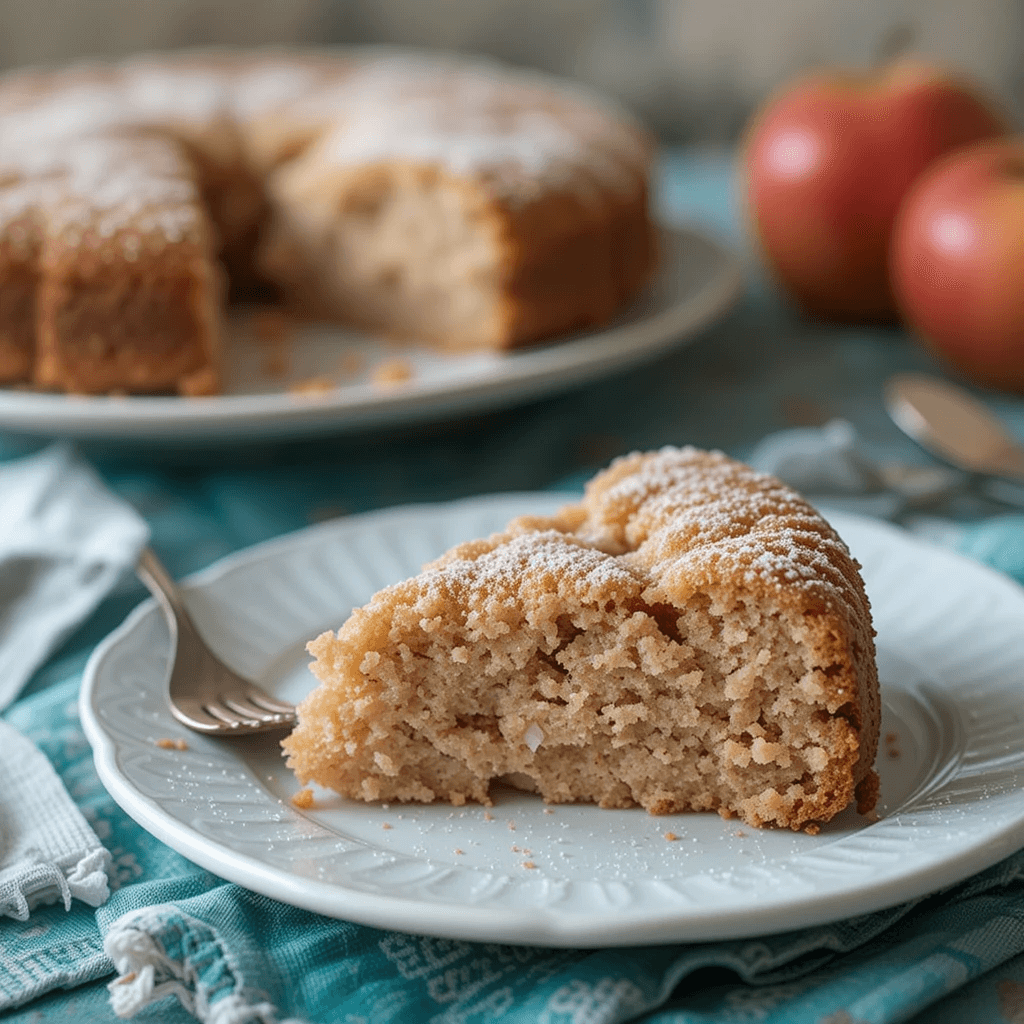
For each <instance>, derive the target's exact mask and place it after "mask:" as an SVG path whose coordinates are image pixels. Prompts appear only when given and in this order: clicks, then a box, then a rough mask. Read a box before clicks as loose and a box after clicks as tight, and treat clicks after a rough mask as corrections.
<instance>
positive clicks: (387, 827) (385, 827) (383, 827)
mask: <svg viewBox="0 0 1024 1024" xmlns="http://www.w3.org/2000/svg"><path fill="white" fill-rule="evenodd" d="M394 827H395V826H394V825H392V824H391V823H390V822H388V821H385V822H384V823H383V824H382V825H381V828H382V829H384V830H385V831H387V830H388V829H391V828H394Z"/></svg>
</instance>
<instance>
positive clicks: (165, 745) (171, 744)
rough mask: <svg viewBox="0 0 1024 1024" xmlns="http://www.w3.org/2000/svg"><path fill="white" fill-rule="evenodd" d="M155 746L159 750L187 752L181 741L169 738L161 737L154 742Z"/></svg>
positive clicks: (186, 745) (186, 747)
mask: <svg viewBox="0 0 1024 1024" xmlns="http://www.w3.org/2000/svg"><path fill="white" fill-rule="evenodd" d="M156 745H157V746H158V747H159V748H160V749H161V750H188V744H187V743H186V742H185V741H184V740H183V739H176V740H175V739H171V738H170V737H169V736H162V737H161V738H160V739H158V740H156Z"/></svg>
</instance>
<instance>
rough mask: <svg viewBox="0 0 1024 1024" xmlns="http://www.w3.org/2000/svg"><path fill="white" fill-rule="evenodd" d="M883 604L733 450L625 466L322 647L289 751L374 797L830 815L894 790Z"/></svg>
mask: <svg viewBox="0 0 1024 1024" xmlns="http://www.w3.org/2000/svg"><path fill="white" fill-rule="evenodd" d="M872 637H873V632H872V627H871V619H870V611H869V607H868V602H867V598H866V596H865V594H864V589H863V585H862V583H861V580H860V577H859V574H858V572H857V566H856V563H855V562H854V561H853V560H852V559H851V557H850V555H849V553H848V551H847V549H846V547H845V545H843V543H842V541H841V540H840V539H839V538H838V537H837V536H836V534H835V532H834V531H833V530H832V529H831V527H830V526H829V525H828V524H827V523H826V522H825V521H824V520H823V519H822V518H821V517H820V516H819V515H818V514H817V513H816V512H814V510H813V509H811V508H810V506H808V505H807V504H806V503H805V502H804V501H803V500H802V499H801V498H799V496H798V495H796V494H795V493H794V492H792V491H791V490H789V489H788V488H786V487H784V486H783V485H782V484H780V483H779V482H778V481H777V480H774V479H772V478H770V477H766V476H764V475H762V474H757V473H754V472H753V471H752V470H750V469H748V468H747V467H745V466H742V465H741V464H739V463H736V462H734V461H732V460H730V459H728V458H726V457H725V456H723V455H721V454H719V453H707V452H701V451H697V450H695V449H664V450H662V451H660V452H656V453H651V454H647V455H633V456H629V457H627V458H625V459H621V460H619V461H617V462H616V463H614V464H613V465H612V466H611V467H610V468H609V469H608V470H607V471H605V472H604V473H602V474H600V475H598V476H597V477H596V478H595V479H594V480H593V481H592V482H591V483H590V484H589V485H588V488H587V491H586V495H585V497H584V499H583V501H582V502H581V503H580V504H578V505H573V506H568V507H567V508H565V509H564V510H563V511H562V512H561V513H560V514H558V515H557V516H555V517H545V518H525V519H520V520H516V521H514V522H513V523H512V524H510V527H509V529H508V530H507V531H506V532H505V533H502V534H499V535H496V536H493V537H491V538H488V539H486V540H478V541H473V542H470V543H467V544H463V545H459V546H458V547H456V548H454V549H453V550H452V551H450V552H448V553H447V554H446V555H444V556H443V557H442V558H441V559H439V560H438V561H437V562H435V563H433V564H432V565H430V566H427V567H426V568H425V569H424V571H423V573H422V574H421V575H419V576H417V577H414V578H412V579H410V580H407V581H405V582H403V583H399V584H396V585H395V586H392V587H389V588H386V589H385V590H383V591H381V592H380V593H379V594H377V595H376V596H375V597H374V598H373V600H372V601H371V602H370V603H369V604H368V605H366V606H365V607H364V608H361V609H357V610H356V611H354V612H353V613H352V615H351V617H350V618H349V620H348V621H347V622H346V623H345V624H344V625H343V626H342V628H341V629H340V630H339V631H338V633H337V634H334V633H325V634H323V635H322V636H320V637H318V638H317V639H316V640H315V641H313V642H312V643H311V644H310V651H311V652H312V653H313V654H314V655H315V657H316V661H315V662H314V663H313V665H312V666H311V667H312V669H313V672H314V675H316V676H317V678H318V679H319V681H320V685H319V686H318V687H317V688H316V689H315V690H314V691H313V692H312V693H311V694H310V695H309V696H308V697H307V698H306V700H305V701H304V702H303V703H302V704H301V705H300V708H299V724H298V726H297V728H296V729H295V731H294V732H293V734H292V735H291V736H290V737H289V738H288V739H287V740H286V741H285V743H284V747H285V750H286V752H287V754H288V756H289V765H290V766H291V767H292V768H293V770H295V772H296V774H297V775H298V777H299V778H300V780H302V781H303V782H309V781H315V782H317V783H319V784H321V785H324V786H328V787H331V788H334V789H336V790H337V791H338V792H340V793H342V794H344V795H346V796H350V797H354V798H358V799H368V800H373V799H390V800H426V801H429V800H434V799H444V800H450V801H452V802H455V803H460V802H463V801H465V800H469V799H472V800H479V801H483V802H487V801H488V800H489V799H490V796H489V793H490V786H491V784H492V783H493V782H494V781H496V780H504V781H509V782H512V784H514V785H517V786H520V787H522V788H527V789H534V790H536V791H538V792H540V793H541V794H542V795H543V796H544V798H545V799H547V800H552V801H571V800H592V801H595V802H598V803H600V804H601V805H602V806H610V807H620V806H630V805H632V804H640V805H641V806H643V807H645V808H646V809H647V810H649V811H651V812H652V813H667V812H672V811H681V810H712V809H714V810H718V811H719V812H720V813H722V814H724V815H726V816H732V815H739V816H740V817H742V818H743V819H744V820H745V821H747V822H749V823H750V824H753V825H780V826H785V827H789V828H805V829H812V830H813V829H815V828H816V827H817V826H818V824H819V823H820V822H823V821H827V820H829V819H830V818H832V817H834V816H835V815H836V814H837V813H839V812H840V811H841V810H843V809H844V808H845V807H846V806H847V805H848V804H850V803H851V801H853V800H855V799H856V801H857V803H858V807H859V809H860V810H862V811H868V810H870V809H871V808H872V807H873V806H874V803H875V799H876V796H877V778H876V776H875V775H874V772H873V770H872V764H873V762H874V757H875V753H876V749H877V742H878V730H879V715H880V712H879V707H880V705H879V695H878V681H877V675H876V670H875V664H874V645H873V639H872Z"/></svg>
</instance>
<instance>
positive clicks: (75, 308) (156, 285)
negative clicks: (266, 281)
mask: <svg viewBox="0 0 1024 1024" xmlns="http://www.w3.org/2000/svg"><path fill="white" fill-rule="evenodd" d="M62 155H63V158H64V160H65V166H66V171H65V175H64V177H63V179H62V180H61V182H60V190H59V193H58V195H57V196H56V197H54V198H53V199H52V201H51V202H50V203H49V204H48V205H47V207H46V209H45V211H44V213H45V237H44V239H43V241H42V252H41V257H40V266H41V281H40V284H39V297H38V314H37V315H38V326H37V331H38V333H37V339H36V344H37V356H36V365H35V378H34V382H35V383H36V384H37V385H38V386H41V387H44V388H60V389H62V390H66V391H75V392H80V393H86V394H90V393H105V392H111V391H125V392H160V391H177V392H179V393H180V394H186V395H190V394H210V393H213V392H215V391H216V390H217V389H218V379H219V340H218V322H219V309H220V302H221V294H222V290H223V289H222V279H221V271H220V268H219V267H218V266H217V264H216V261H215V259H214V256H213V244H212V243H213V239H212V232H211V230H210V227H209V223H208V220H207V217H206V213H205V212H204V210H203V207H202V205H201V203H200V201H199V195H198V191H197V188H196V185H195V182H194V180H193V173H192V169H191V166H190V165H189V164H188V163H187V162H186V161H185V160H184V158H183V157H182V155H181V153H180V151H179V150H178V149H177V147H176V146H175V145H174V144H173V143H170V142H166V141H164V140H162V139H157V138H146V137H140V138H131V139H128V138H118V137H92V138H86V139H81V140H78V141H76V142H74V143H70V144H67V145H66V147H65V148H63V149H62Z"/></svg>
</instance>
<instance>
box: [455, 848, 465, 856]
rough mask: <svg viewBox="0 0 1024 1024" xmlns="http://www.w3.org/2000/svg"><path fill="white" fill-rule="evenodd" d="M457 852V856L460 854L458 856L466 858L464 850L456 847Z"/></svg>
mask: <svg viewBox="0 0 1024 1024" xmlns="http://www.w3.org/2000/svg"><path fill="white" fill-rule="evenodd" d="M455 852H456V853H457V854H458V855H459V856H460V857H462V856H464V854H463V852H462V850H460V849H459V848H458V847H457V846H456V847H455Z"/></svg>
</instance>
